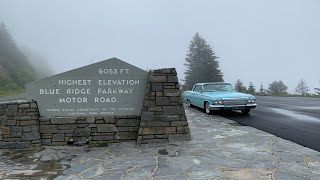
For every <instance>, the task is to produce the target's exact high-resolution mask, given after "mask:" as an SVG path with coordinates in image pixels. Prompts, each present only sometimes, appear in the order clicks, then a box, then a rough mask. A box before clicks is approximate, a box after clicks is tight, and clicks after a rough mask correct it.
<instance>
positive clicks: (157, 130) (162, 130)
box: [139, 127, 177, 135]
mask: <svg viewBox="0 0 320 180" xmlns="http://www.w3.org/2000/svg"><path fill="white" fill-rule="evenodd" d="M176 130H177V128H176V127H146V128H140V129H139V135H151V134H175V133H176Z"/></svg>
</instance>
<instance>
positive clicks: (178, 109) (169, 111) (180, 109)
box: [163, 106, 185, 115]
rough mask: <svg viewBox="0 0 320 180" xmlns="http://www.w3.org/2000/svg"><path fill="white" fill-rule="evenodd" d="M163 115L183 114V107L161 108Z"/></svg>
mask: <svg viewBox="0 0 320 180" xmlns="http://www.w3.org/2000/svg"><path fill="white" fill-rule="evenodd" d="M163 113H164V114H179V115H184V114H185V112H184V108H183V106H163Z"/></svg>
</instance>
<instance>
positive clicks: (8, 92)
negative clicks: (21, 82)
mask: <svg viewBox="0 0 320 180" xmlns="http://www.w3.org/2000/svg"><path fill="white" fill-rule="evenodd" d="M24 92H26V90H25V89H23V88H21V89H0V96H13V95H16V94H21V93H24Z"/></svg>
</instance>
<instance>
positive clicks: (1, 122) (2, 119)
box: [0, 116, 8, 126]
mask: <svg viewBox="0 0 320 180" xmlns="http://www.w3.org/2000/svg"><path fill="white" fill-rule="evenodd" d="M7 120H8V118H7V117H6V116H0V126H6V125H7Z"/></svg>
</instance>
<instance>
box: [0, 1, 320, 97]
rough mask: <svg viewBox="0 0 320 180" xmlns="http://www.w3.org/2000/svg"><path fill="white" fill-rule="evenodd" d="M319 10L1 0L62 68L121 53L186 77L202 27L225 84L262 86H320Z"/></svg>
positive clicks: (19, 30) (305, 5)
mask: <svg viewBox="0 0 320 180" xmlns="http://www.w3.org/2000/svg"><path fill="white" fill-rule="evenodd" d="M319 9H320V1H318V0H299V1H298V0H297V1H295V0H281V1H279V0H265V1H257V0H250V1H249V0H247V1H244V0H241V1H239V0H233V1H230V0H220V1H214V0H208V1H196V0H194V1H188V0H183V1H178V0H176V1H173V0H161V1H160V0H159V1H152V0H146V1H139V0H134V1H131V0H128V1H120V0H118V1H94V0H90V1H79V0H73V1H71V0H69V1H65V0H59V1H58V0H54V1H44V0H28V1H18V0H0V22H1V21H2V22H5V23H6V24H7V26H8V29H9V31H10V32H11V34H12V36H13V37H14V38H15V40H16V41H17V43H18V44H19V45H20V46H24V47H27V48H30V49H32V50H34V51H36V52H37V53H40V55H41V56H43V57H45V58H46V59H47V60H48V61H49V64H51V65H52V67H53V69H54V70H55V72H57V73H60V72H64V71H67V70H71V69H74V68H77V67H81V66H84V65H88V64H90V63H92V62H98V61H101V60H105V59H108V58H111V57H117V58H119V59H122V60H124V61H126V62H128V63H131V64H133V65H135V66H137V67H140V68H142V69H156V68H163V67H175V68H177V71H178V75H179V79H183V78H184V74H183V73H184V70H185V66H184V65H183V63H184V62H185V55H186V52H187V50H188V46H189V43H190V40H191V39H192V37H193V36H194V34H195V33H196V32H199V33H200V35H201V36H202V37H204V38H205V39H206V40H207V42H208V43H209V44H210V45H211V46H212V48H213V50H214V52H215V53H216V55H217V56H218V57H219V61H220V66H221V70H222V72H223V73H224V79H225V81H227V82H231V83H234V82H235V81H236V80H237V79H239V78H240V79H241V80H242V81H243V82H244V83H245V85H248V83H249V82H250V81H253V83H254V85H255V86H256V88H257V89H258V88H259V86H260V83H263V84H264V86H265V88H267V87H268V84H270V83H271V82H272V81H274V80H283V81H284V83H285V84H286V85H287V86H288V87H289V90H290V91H293V90H294V88H295V87H296V85H297V83H298V81H299V80H300V79H301V78H304V79H305V80H306V81H307V83H308V85H309V87H310V89H311V88H312V89H313V88H314V87H320V10H319Z"/></svg>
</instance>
